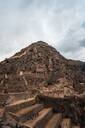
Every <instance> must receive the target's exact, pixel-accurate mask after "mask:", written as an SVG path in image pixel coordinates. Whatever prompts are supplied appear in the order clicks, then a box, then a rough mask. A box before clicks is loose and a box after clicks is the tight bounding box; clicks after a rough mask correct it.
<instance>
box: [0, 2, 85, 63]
mask: <svg viewBox="0 0 85 128" xmlns="http://www.w3.org/2000/svg"><path fill="white" fill-rule="evenodd" d="M38 40H42V41H45V42H47V43H48V44H50V45H52V46H53V47H55V48H56V49H57V50H58V51H59V52H60V53H61V54H62V55H63V56H65V57H66V58H68V59H75V60H81V61H85V0H0V61H1V60H4V59H5V58H8V57H10V56H12V55H13V54H14V53H16V52H18V51H20V49H22V48H24V47H26V46H28V45H29V44H31V43H33V42H36V41H38Z"/></svg>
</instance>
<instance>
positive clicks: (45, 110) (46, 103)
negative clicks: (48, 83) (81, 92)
mask: <svg viewBox="0 0 85 128" xmlns="http://www.w3.org/2000/svg"><path fill="white" fill-rule="evenodd" d="M84 107H85V99H81V98H79V97H66V98H64V99H62V98H51V97H46V96H43V95H38V96H37V97H35V98H29V99H26V100H24V99H23V100H20V101H17V102H15V103H12V104H9V105H6V106H5V109H4V113H3V117H2V118H3V119H5V122H9V123H5V122H4V127H6V126H7V124H9V126H10V128H12V127H14V126H19V127H21V128H84V127H85V115H84V113H85V110H84Z"/></svg>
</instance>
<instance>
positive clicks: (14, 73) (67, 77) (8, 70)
mask: <svg viewBox="0 0 85 128" xmlns="http://www.w3.org/2000/svg"><path fill="white" fill-rule="evenodd" d="M84 76H85V63H84V62H80V61H73V60H67V59H66V58H64V57H63V56H62V55H60V53H59V52H57V51H56V49H55V48H53V47H51V46H49V45H48V44H47V43H45V42H42V41H38V42H36V43H33V44H32V45H30V46H28V47H26V48H24V49H22V50H21V51H20V52H19V53H16V54H15V55H14V56H12V57H11V58H9V59H5V60H4V61H3V62H1V63H0V91H1V92H24V91H31V92H32V93H34V94H36V93H38V91H39V90H40V91H42V92H43V87H45V88H47V89H48V91H49V87H51V86H52V88H53V86H55V87H56V88H57V86H59V85H60V84H63V85H64V87H65V86H66V87H71V88H73V89H74V90H76V91H79V92H83V91H84V89H85V78H84ZM55 91H56V90H55Z"/></svg>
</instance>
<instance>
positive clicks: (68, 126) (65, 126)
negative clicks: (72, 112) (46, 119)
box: [61, 118, 71, 128]
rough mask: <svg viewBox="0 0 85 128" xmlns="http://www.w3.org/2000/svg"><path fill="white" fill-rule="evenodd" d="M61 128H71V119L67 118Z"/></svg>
mask: <svg viewBox="0 0 85 128" xmlns="http://www.w3.org/2000/svg"><path fill="white" fill-rule="evenodd" d="M61 128H71V119H69V118H65V119H63V120H62V122H61Z"/></svg>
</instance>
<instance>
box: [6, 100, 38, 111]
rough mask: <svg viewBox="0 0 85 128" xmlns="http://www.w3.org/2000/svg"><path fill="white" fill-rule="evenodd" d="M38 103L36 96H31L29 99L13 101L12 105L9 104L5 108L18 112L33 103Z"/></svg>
mask: <svg viewBox="0 0 85 128" xmlns="http://www.w3.org/2000/svg"><path fill="white" fill-rule="evenodd" d="M35 103H36V100H35V98H30V99H27V100H20V101H17V102H16V103H13V104H10V105H7V106H6V108H5V112H6V113H7V112H13V113H15V112H17V111H19V110H21V109H23V108H26V107H28V106H31V105H34V104H35Z"/></svg>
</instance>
